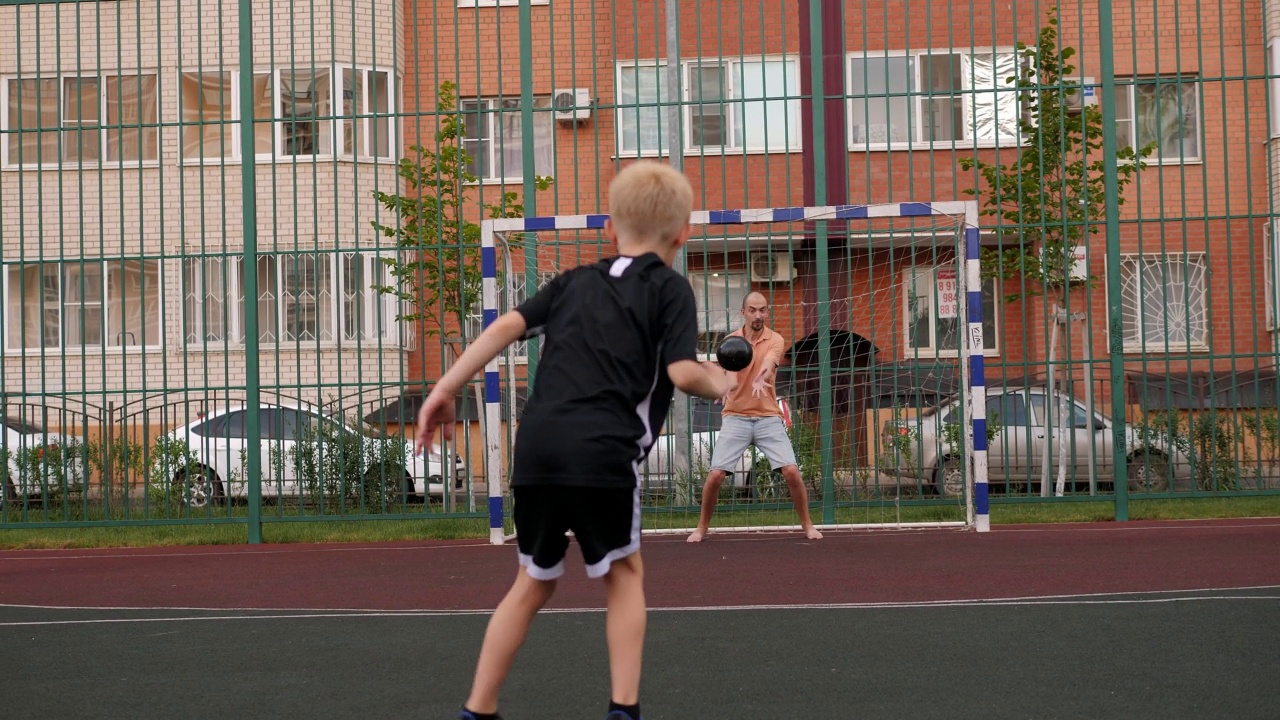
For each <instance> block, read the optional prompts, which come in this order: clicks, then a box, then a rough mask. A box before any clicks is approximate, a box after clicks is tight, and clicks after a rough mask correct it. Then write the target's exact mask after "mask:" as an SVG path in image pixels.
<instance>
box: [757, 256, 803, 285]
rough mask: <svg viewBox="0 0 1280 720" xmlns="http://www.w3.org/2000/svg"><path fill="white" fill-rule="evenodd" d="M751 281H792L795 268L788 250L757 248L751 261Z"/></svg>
mask: <svg viewBox="0 0 1280 720" xmlns="http://www.w3.org/2000/svg"><path fill="white" fill-rule="evenodd" d="M749 265H750V268H751V282H791V280H792V279H794V278H795V268H794V267H793V266H792V265H791V253H790V252H787V251H786V250H756V251H753V252H752V253H751V258H750V261H749Z"/></svg>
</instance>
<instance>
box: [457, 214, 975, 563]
mask: <svg viewBox="0 0 1280 720" xmlns="http://www.w3.org/2000/svg"><path fill="white" fill-rule="evenodd" d="M928 216H934V217H938V216H944V217H950V218H953V219H954V220H955V221H956V222H957V223H958V224H959V226H960V227H961V228H963V237H962V239H961V241H960V243H959V244H960V246H961V247H957V248H956V251H957V255H958V256H960V257H962V258H963V262H964V267H963V271H962V272H958V273H957V274H956V275H957V281H958V283H957V284H958V285H959V286H960V287H959V288H957V289H958V290H959V296H960V304H961V314H962V316H963V317H965V319H966V322H967V332H965V333H962V335H963V340H962V341H961V344H962V350H963V354H964V355H966V356H967V358H966V359H962V360H961V361H960V363H959V364H960V369H961V374H962V376H963V378H964V382H963V387H964V393H965V396H966V397H965V412H966V413H967V414H968V417H969V419H970V422H969V424H968V426H967V427H966V428H965V436H966V438H965V443H964V444H965V450H966V453H965V454H966V456H967V458H966V462H965V467H966V468H967V470H968V472H967V475H968V477H969V479H970V492H966V493H965V496H966V502H965V506H966V510H965V512H966V521H965V523H963V524H965V525H969V526H972V527H975V528H976V529H977V531H978V532H987V531H988V530H990V528H991V523H990V514H989V509H988V501H987V420H986V408H987V403H986V387H985V385H986V381H985V371H984V357H983V352H982V348H983V337H982V332H983V331H982V278H981V272H980V265H979V244H978V237H979V236H978V205H977V203H976V202H974V201H956V202H934V203H886V204H881V205H834V206H819V207H782V208H758V209H745V210H698V211H695V212H694V213H693V215H692V216H691V217H690V222H691V223H692V224H693V225H749V224H756V223H780V222H804V221H819V220H868V219H873V218H909V217H928ZM606 219H608V215H553V216H548V217H529V218H497V219H489V220H485V221H483V222H482V223H481V225H480V228H481V230H480V243H481V249H480V258H481V270H482V274H483V279H482V288H481V291H482V303H483V317H484V327H486V328H487V327H489V324H490V323H492V322H493V321H494V320H496V319H497V317H498V262H497V251H496V249H495V245H494V242H495V238H496V235H497V233H503V232H539V231H556V230H600V229H603V228H604V223H605V220H606ZM966 360H967V362H966ZM501 391H502V383H501V377H500V375H499V371H498V360H497V358H494V359H493V360H491V361H489V364H488V365H486V366H485V372H484V407H485V432H484V435H485V448H486V457H487V464H488V468H487V470H486V472H485V476H486V482H487V486H488V497H489V538H490V541H491V542H492V543H494V544H496V545H501V544H502V543H503V542H504V539H505V537H504V533H503V525H502V520H503V492H504V491H503V484H502V478H503V472H502V470H501V468H504V467H505V462H504V460H503V457H502V443H501V438H502V432H501V427H500V425H501V409H500V403H501V396H502V392H501ZM512 421H513V422H514V418H512ZM819 527H831V526H821V525H820V526H819Z"/></svg>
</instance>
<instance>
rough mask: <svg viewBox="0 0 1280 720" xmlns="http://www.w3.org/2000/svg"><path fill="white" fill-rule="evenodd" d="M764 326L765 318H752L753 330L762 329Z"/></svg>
mask: <svg viewBox="0 0 1280 720" xmlns="http://www.w3.org/2000/svg"><path fill="white" fill-rule="evenodd" d="M763 328H764V321H763V320H752V321H751V329H752V330H761V329H763Z"/></svg>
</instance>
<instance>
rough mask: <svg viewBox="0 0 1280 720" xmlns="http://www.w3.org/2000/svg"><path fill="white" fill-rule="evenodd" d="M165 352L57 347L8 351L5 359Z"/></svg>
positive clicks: (137, 348)
mask: <svg viewBox="0 0 1280 720" xmlns="http://www.w3.org/2000/svg"><path fill="white" fill-rule="evenodd" d="M165 350H166V347H165V346H164V345H145V346H134V347H124V348H118V347H111V348H96V347H88V348H86V347H75V348H56V347H55V348H40V349H27V350H13V349H7V350H5V351H4V355H5V357H45V358H47V357H52V356H58V357H63V356H69V357H81V356H93V355H126V354H135V355H141V354H143V353H162V352H164V351H165Z"/></svg>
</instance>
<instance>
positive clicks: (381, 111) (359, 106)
mask: <svg viewBox="0 0 1280 720" xmlns="http://www.w3.org/2000/svg"><path fill="white" fill-rule="evenodd" d="M334 67H335V68H336V70H335V71H331V70H330V69H329V68H328V67H314V68H288V69H278V70H275V71H263V72H255V73H254V74H253V80H252V82H253V99H254V104H253V117H254V121H255V122H254V129H253V134H254V151H255V152H256V153H257V157H258V158H259V159H262V160H271V159H298V158H324V157H333V155H334V149H335V146H337V147H339V148H340V149H341V153H340V156H341V157H344V158H348V159H351V158H355V159H359V160H390V159H394V157H395V156H396V154H397V145H396V126H397V123H394V122H392V117H393V116H394V113H395V109H396V104H395V98H396V87H397V83H398V80H399V79H398V77H396V76H395V75H394V74H392V73H391V71H389V70H373V69H370V68H364V67H353V66H349V65H348V66H344V65H336V66H334ZM179 96H180V97H179V104H180V107H181V118H182V145H181V148H182V159H183V160H184V161H188V162H198V161H201V160H239V159H240V156H241V153H240V125H239V121H240V73H238V72H228V71H212V72H204V71H189V72H183V73H181V76H180V82H179ZM335 97H338V98H340V103H338V104H336V105H335V103H334V98H335ZM335 111H336V112H337V113H338V115H337V118H336V119H334V113H335ZM271 120H274V122H271Z"/></svg>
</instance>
